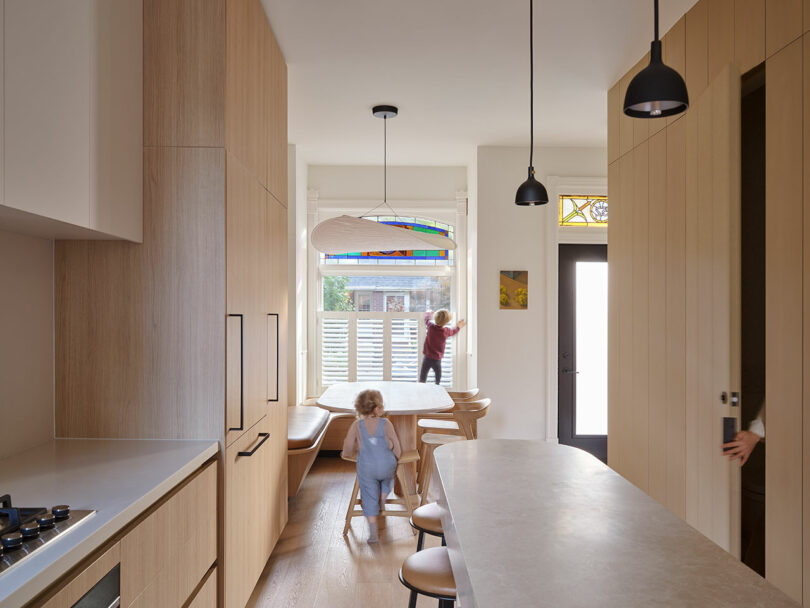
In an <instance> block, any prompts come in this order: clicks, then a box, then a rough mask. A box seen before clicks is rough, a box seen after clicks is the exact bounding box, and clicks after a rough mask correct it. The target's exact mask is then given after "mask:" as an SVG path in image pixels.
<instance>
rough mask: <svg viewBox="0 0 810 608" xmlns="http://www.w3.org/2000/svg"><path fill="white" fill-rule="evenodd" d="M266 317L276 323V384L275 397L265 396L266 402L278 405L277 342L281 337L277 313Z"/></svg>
mask: <svg viewBox="0 0 810 608" xmlns="http://www.w3.org/2000/svg"><path fill="white" fill-rule="evenodd" d="M267 316H268V318H269V319H272V318H275V323H276V382H275V384H276V387H275V391H274V393H273V394H274V395H275V397H273V396H272V395H267V397H268V398H267V401H268V402H270V403H278V382H279V377H278V367H279V359H278V357H279V341H280V337H281V336H280V335H279V323H278V318H279V315H278V313H277V312H271V313H268V314H267ZM271 322H272V321H271ZM268 371H270V370H268ZM268 384H269V383H268ZM267 388H268V389H269V388H270V387H269V386H268V387H267ZM269 392H270V391H269V390H268V393H269Z"/></svg>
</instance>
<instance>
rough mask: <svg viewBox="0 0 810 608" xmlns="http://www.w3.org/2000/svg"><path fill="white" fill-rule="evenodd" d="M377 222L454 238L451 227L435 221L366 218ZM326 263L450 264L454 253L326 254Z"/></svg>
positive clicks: (442, 250) (388, 252) (406, 250)
mask: <svg viewBox="0 0 810 608" xmlns="http://www.w3.org/2000/svg"><path fill="white" fill-rule="evenodd" d="M366 219H370V220H375V221H377V222H380V223H381V224H388V225H389V226H397V227H398V228H402V229H404V230H413V231H415V232H425V233H428V234H437V235H441V236H447V237H450V238H453V231H452V228H451V227H450V226H447V225H446V224H441V223H440V222H435V221H433V220H416V219H411V218H393V217H376V218H373V217H370V218H366ZM323 259H324V260H326V261H339V260H362V261H371V260H391V261H394V262H396V261H406V260H422V261H433V262H448V261H451V260H452V259H453V256H452V252H451V251H448V250H447V249H439V250H425V249H402V250H397V251H357V252H354V253H342V254H338V255H331V254H326V255H324V256H323Z"/></svg>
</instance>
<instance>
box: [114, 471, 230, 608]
mask: <svg viewBox="0 0 810 608" xmlns="http://www.w3.org/2000/svg"><path fill="white" fill-rule="evenodd" d="M216 512H217V469H216V464H215V463H211V464H209V465H208V466H207V467H206V468H204V469H203V470H202V471H201V472H200V473H198V474H197V475H196V476H195V477H193V478H192V479H191V480H190V481H188V482H186V484H185V485H184V486H183V487H181V488H180V489H179V490H178V491H177V492H176V493H175V494H174V495H172V497H171V498H169V500H168V501H166V502H165V503H164V504H162V505H161V506H159V507H158V508H157V509H156V510H155V511H154V512H153V513H152V514H151V515H149V516H148V517H147V518H146V519H144V520H143V521H142V522H140V523H139V524H138V525H137V526H136V527H135V529H133V530H132V531H131V532H130V533H129V534H127V535H126V536H125V537H124V538H123V539H122V540H121V605H122V606H124V607H130V606H132V607H136V606H137V607H139V608H147V607H148V608H177V607H178V606H182V605H183V604H184V603H185V602H186V601H187V600H188V598H189V597H190V596H191V594H192V592H193V591H194V589H195V588H196V587H197V585H198V583H199V582H200V581H201V580H202V579H203V577H204V576H205V573H206V572H208V570H209V569H210V568H211V566H212V565H213V564H214V562H215V561H216V559H217V518H216Z"/></svg>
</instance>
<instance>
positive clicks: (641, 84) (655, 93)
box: [624, 0, 689, 118]
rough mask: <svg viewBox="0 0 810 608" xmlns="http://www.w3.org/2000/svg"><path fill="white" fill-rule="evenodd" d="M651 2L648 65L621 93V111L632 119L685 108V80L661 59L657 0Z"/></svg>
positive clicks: (657, 116) (658, 115)
mask: <svg viewBox="0 0 810 608" xmlns="http://www.w3.org/2000/svg"><path fill="white" fill-rule="evenodd" d="M654 2H655V40H653V41H652V44H651V45H650V65H648V66H647V67H646V68H644V69H643V70H641V71H640V72H639V73H638V74H636V75H635V77H634V78H633V80H631V81H630V84H629V85H628V87H627V93H626V94H625V96H624V113H625V114H627V115H628V116H632V117H633V118H660V117H662V116H672V115H673V114H680V113H681V112H683V111H684V110H686V108H688V107H689V94H688V93H687V91H686V83H685V82H684V81H683V78H681V75H680V74H678V72H676V71H675V70H673V69H672V68H671V67H669V66H666V65H664V62H663V61H662V60H661V41H660V40H659V39H658V0H654Z"/></svg>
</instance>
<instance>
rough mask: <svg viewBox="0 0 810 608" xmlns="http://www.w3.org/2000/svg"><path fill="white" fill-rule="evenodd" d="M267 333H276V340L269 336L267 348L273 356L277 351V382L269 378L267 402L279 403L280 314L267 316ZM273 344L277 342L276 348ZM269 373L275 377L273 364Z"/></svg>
mask: <svg viewBox="0 0 810 608" xmlns="http://www.w3.org/2000/svg"><path fill="white" fill-rule="evenodd" d="M267 332H268V333H270V332H275V338H271V337H270V336H268V339H267V348H268V351H269V353H268V354H272V352H273V349H275V353H276V362H275V368H276V369H275V376H274V377H275V380H273V378H270V377H268V379H267V401H268V402H273V403H275V402H278V357H279V327H278V313H277V312H271V313H268V315H267ZM273 342H275V347H274V346H273ZM267 373H268V374H269V375H270V376H273V364H272V363H271V364H270V365H269V366H268V370H267Z"/></svg>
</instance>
